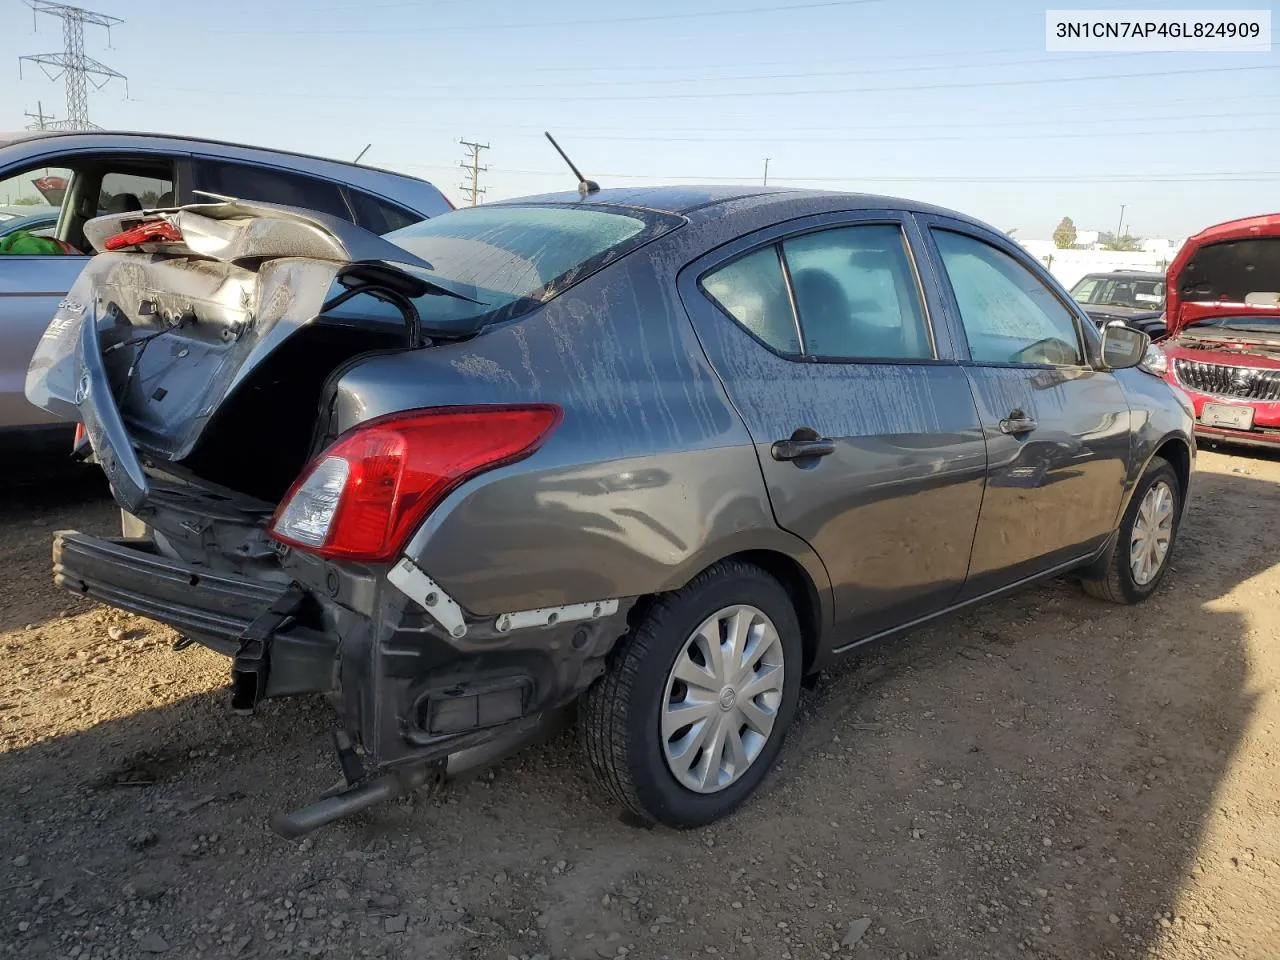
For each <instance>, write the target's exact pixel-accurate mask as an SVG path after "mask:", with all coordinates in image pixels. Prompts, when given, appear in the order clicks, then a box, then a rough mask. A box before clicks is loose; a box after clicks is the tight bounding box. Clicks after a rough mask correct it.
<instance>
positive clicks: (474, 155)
mask: <svg viewBox="0 0 1280 960" xmlns="http://www.w3.org/2000/svg"><path fill="white" fill-rule="evenodd" d="M458 142H459V143H460V144H462V145H463V146H464V147H466V148H467V152H468V153H470V155H471V156H470V159H469V160H463V161H462V162H461V163H460V164H458V166H460V167H462V169H463V170H465V171H467V173H468V174H469V175H470V177H471V182H470V183H469V184H468V183H463V184H462V185H461V187H460V189H461V190H462V192H463V193H464V194H466V197H467V199H468V200H470V201H471V206H473V207H474V206H475V205H476V204H477V203H479V202H480V198H481V197H482V196H483V195H484V187H482V186H480V174H482V173H484V172H485V171H486V170H488V169H489V168H488V167H482V166H480V151H481V150H488V149H489V145H488V144H487V143H477V142H476V141H474V140H459V141H458Z"/></svg>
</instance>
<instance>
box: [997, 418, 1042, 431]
mask: <svg viewBox="0 0 1280 960" xmlns="http://www.w3.org/2000/svg"><path fill="white" fill-rule="evenodd" d="M1038 426H1040V424H1038V423H1036V422H1035V421H1034V420H1032V419H1031V418H1030V417H1025V416H1008V417H1005V418H1004V419H1003V420H1001V421H1000V432H1001V433H1009V434H1013V435H1014V436H1017V435H1018V434H1020V433H1030V432H1031V431H1032V430H1034V429H1035V428H1036V427H1038Z"/></svg>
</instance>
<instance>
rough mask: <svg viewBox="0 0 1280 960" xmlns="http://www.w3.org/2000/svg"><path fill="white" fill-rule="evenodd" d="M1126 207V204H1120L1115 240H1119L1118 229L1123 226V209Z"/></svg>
mask: <svg viewBox="0 0 1280 960" xmlns="http://www.w3.org/2000/svg"><path fill="white" fill-rule="evenodd" d="M1126 206H1128V204H1124V203H1122V204H1120V222H1119V223H1118V224H1117V225H1116V240H1119V239H1120V236H1121V234H1120V229H1121V228H1122V227H1123V226H1124V208H1125V207H1126Z"/></svg>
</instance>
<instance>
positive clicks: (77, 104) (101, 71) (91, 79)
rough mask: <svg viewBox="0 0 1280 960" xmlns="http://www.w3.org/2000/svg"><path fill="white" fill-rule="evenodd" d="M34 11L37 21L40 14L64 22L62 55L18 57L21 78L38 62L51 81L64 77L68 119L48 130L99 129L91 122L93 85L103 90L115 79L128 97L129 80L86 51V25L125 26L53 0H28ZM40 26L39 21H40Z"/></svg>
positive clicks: (41, 54) (104, 15)
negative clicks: (122, 84) (27, 67)
mask: <svg viewBox="0 0 1280 960" xmlns="http://www.w3.org/2000/svg"><path fill="white" fill-rule="evenodd" d="M27 6H29V7H30V8H31V10H32V17H33V19H35V18H37V17H38V16H39V15H40V14H42V13H43V14H47V15H48V16H51V17H57V18H58V19H59V20H61V21H62V52H61V53H38V54H32V55H31V56H26V57H19V58H18V72H19V76H21V72H22V64H24V63H34V64H37V65H38V66H39V67H40V69H41V70H43V71H44V74H45V76H47V77H48V78H49V79H50V80H57V79H58V78H60V77H61V78H62V79H63V80H64V81H65V83H66V87H67V115H66V119H65V120H56V121H52V122H50V123H49V124H48V125H47V126H45V127H44V128H43V129H46V130H97V129H99V128H98V127H97V126H96V125H95V124H93V123H90V122H89V84H90V83H92V84H93V86H94V89H96V90H100V89H102V88H103V87H104V86H106V85H107V84H108V83H110V82H111V81H112V80H124V81H125V95H126V96H128V89H129V87H128V84H129V80H128V78H127V77H126V76H125V75H124V74H123V73H119V72H118V71H115V70H112V69H111V68H110V67H108V66H107V65H106V64H105V63H99V62H98V61H97V60H94V59H93V58H92V57H87V56H85V52H84V25H85V24H86V23H87V24H90V25H92V26H97V27H106V28H107V30H108V31H110V29H111V27H112V26H114V25H115V24H117V23H123V22H124V21H123V20H121V19H120V18H119V17H109V16H107V15H106V14H102V13H94V12H93V11H92V10H85V9H83V8H82V7H72V6H69V5H67V4H65V3H52V2H51V0H27ZM36 22H37V23H38V22H39V21H38V20H36Z"/></svg>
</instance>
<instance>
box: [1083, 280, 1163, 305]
mask: <svg viewBox="0 0 1280 960" xmlns="http://www.w3.org/2000/svg"><path fill="white" fill-rule="evenodd" d="M1071 296H1073V297H1074V298H1075V299H1076V301H1077V302H1079V303H1088V304H1094V305H1098V306H1109V307H1136V308H1137V309H1139V310H1159V309H1161V308H1163V307H1164V280H1162V279H1154V278H1153V279H1150V280H1147V279H1143V278H1140V277H1098V276H1092V277H1085V278H1084V279H1083V280H1081V281H1080V282H1079V283H1077V284H1076V285H1075V286H1074V287H1072V288H1071Z"/></svg>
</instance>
